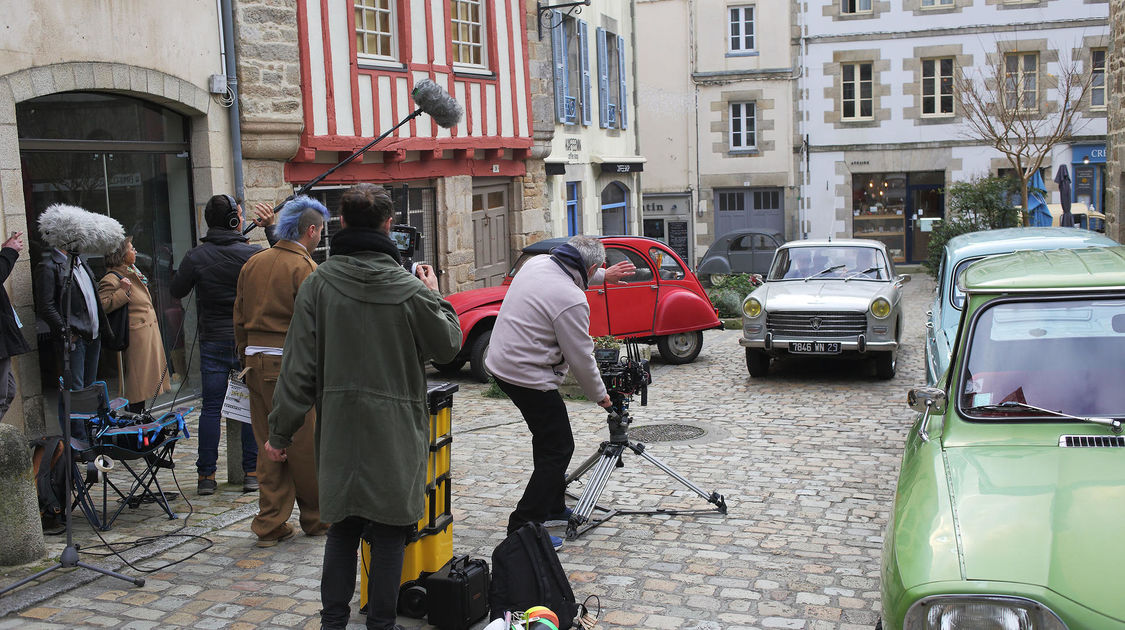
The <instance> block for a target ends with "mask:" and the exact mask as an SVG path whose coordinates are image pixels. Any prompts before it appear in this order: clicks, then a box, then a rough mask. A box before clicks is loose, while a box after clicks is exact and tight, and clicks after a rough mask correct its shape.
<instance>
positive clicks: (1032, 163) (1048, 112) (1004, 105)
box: [956, 52, 1093, 225]
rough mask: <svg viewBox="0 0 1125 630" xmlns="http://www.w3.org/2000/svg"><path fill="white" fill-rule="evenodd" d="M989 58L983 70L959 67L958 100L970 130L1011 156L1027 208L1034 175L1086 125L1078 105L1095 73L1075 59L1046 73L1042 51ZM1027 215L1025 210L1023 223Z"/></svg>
mask: <svg viewBox="0 0 1125 630" xmlns="http://www.w3.org/2000/svg"><path fill="white" fill-rule="evenodd" d="M990 56H992V57H994V59H993V60H992V63H990V64H988V65H987V66H985V67H984V68H981V69H968V68H961V69H959V70H958V72H957V77H956V84H957V85H956V88H957V89H956V94H957V101H958V104H959V106H960V111H961V115H962V116H963V118H964V121H965V124H966V125H967V126H968V134H969V135H970V136H971V137H973V138H974V139H977V140H981V141H983V142H985V143H987V144H988V145H989V146H991V147H993V148H994V149H996V150H997V151H999V152H1000V153H1002V154H1003V155H1004V157H1006V158H1008V162H1009V163H1010V164H1011V165H1012V168H1013V169H1014V170H1015V172H1016V176H1017V177H1018V178H1019V180H1020V190H1021V195H1022V200H1023V207H1024V208H1025V209H1026V208H1027V207H1028V205H1027V203H1028V199H1027V198H1028V191H1027V184H1028V182H1029V181H1030V180H1031V178H1032V176H1033V175H1034V174H1035V172H1036V171H1038V170H1039V168H1040V167H1042V166H1043V162H1044V161H1045V160H1046V158H1047V156H1048V155H1049V154H1050V151H1051V149H1052V148H1054V147H1055V145H1057V144H1059V143H1061V142H1064V141H1066V140H1068V139H1069V138H1070V137H1071V136H1073V135H1074V134H1075V133H1077V132H1078V131H1079V130H1080V129H1081V127H1082V126H1084V124H1085V120H1083V119H1082V117H1081V113H1082V112H1081V110H1080V107H1081V105H1082V104H1083V103H1085V102H1086V100H1087V97H1088V95H1089V93H1090V87H1091V85H1092V84H1093V72H1091V71H1089V70H1086V71H1083V69H1082V67H1081V65H1080V64H1078V63H1077V62H1076V61H1074V60H1063V59H1060V60H1058V61H1057V62H1056V63H1057V66H1058V69H1059V72H1058V74H1057V75H1047V76H1046V77H1044V76H1043V75H1044V74H1045V73H1042V72H1040V71H1039V70H1040V64H1039V54H1038V53H1021V52H997V53H996V54H995V55H990ZM1032 64H1034V65H1032ZM1042 67H1044V68H1045V67H1046V64H1043V66H1042ZM1032 70H1034V71H1032ZM1044 78H1046V79H1047V81H1044ZM1052 96H1053V97H1054V98H1053V99H1052V98H1051V97H1052ZM1029 218H1030V217H1029V213H1028V212H1024V225H1026V224H1027V222H1028V219H1029Z"/></svg>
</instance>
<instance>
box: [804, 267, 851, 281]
mask: <svg viewBox="0 0 1125 630" xmlns="http://www.w3.org/2000/svg"><path fill="white" fill-rule="evenodd" d="M846 266H847V265H832V266H831V267H826V268H824V269H821V270H820V271H818V272H816V273H814V274H813V275H811V276H809V277H807V278H805V282H808V281H809V280H812V279H813V278H815V277H817V276H820V275H823V274H826V273H828V272H830V271H836V270H837V269H843V268H844V267H846Z"/></svg>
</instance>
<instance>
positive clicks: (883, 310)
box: [871, 298, 891, 319]
mask: <svg viewBox="0 0 1125 630" xmlns="http://www.w3.org/2000/svg"><path fill="white" fill-rule="evenodd" d="M871 314H872V315H874V316H875V317H878V318H879V319H883V318H885V317H886V316H887V315H890V314H891V303H890V302H888V301H887V298H875V301H874V302H872V303H871Z"/></svg>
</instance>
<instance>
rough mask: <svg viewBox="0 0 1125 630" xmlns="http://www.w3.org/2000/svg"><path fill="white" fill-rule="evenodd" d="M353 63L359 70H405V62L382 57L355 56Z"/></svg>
mask: <svg viewBox="0 0 1125 630" xmlns="http://www.w3.org/2000/svg"><path fill="white" fill-rule="evenodd" d="M355 65H356V67H357V68H359V69H360V70H386V71H389V72H406V64H403V63H399V62H397V61H390V60H384V59H366V58H364V57H357V58H356V62H355Z"/></svg>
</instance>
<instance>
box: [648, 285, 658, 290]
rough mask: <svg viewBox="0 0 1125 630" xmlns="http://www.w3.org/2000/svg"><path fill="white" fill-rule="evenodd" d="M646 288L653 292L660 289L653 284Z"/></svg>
mask: <svg viewBox="0 0 1125 630" xmlns="http://www.w3.org/2000/svg"><path fill="white" fill-rule="evenodd" d="M648 288H650V289H652V290H653V291H655V290H657V289H659V288H660V287H658V286H656V285H655V284H650V285H648Z"/></svg>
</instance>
